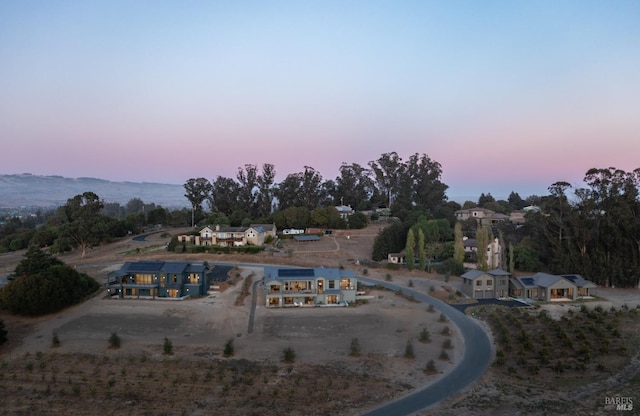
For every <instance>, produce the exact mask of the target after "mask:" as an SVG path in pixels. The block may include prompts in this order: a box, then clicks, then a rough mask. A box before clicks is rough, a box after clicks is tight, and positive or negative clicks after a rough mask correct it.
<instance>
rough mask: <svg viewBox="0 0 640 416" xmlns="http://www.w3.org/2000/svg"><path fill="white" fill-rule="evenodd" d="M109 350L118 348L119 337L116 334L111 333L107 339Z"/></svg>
mask: <svg viewBox="0 0 640 416" xmlns="http://www.w3.org/2000/svg"><path fill="white" fill-rule="evenodd" d="M109 348H120V337H119V336H118V334H117V333H116V332H112V333H111V336H110V337H109Z"/></svg>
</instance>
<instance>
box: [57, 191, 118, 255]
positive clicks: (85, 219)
mask: <svg viewBox="0 0 640 416" xmlns="http://www.w3.org/2000/svg"><path fill="white" fill-rule="evenodd" d="M102 207H103V204H102V201H101V200H100V198H99V197H98V195H96V194H94V193H93V192H85V193H83V194H82V195H76V196H74V197H73V198H71V199H69V200H67V203H66V205H64V206H62V207H60V209H59V211H58V212H59V214H60V215H61V216H62V219H63V225H62V226H61V227H60V238H62V239H65V240H67V241H69V242H70V244H71V245H72V246H73V247H78V248H79V249H80V250H81V253H82V257H84V256H85V255H86V254H87V249H89V248H90V247H93V246H96V245H98V244H100V242H102V241H104V240H105V239H106V238H108V234H107V230H108V217H106V216H104V215H102V214H100V210H101V209H102Z"/></svg>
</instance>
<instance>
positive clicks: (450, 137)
mask: <svg viewBox="0 0 640 416" xmlns="http://www.w3.org/2000/svg"><path fill="white" fill-rule="evenodd" d="M151 11H152V12H151ZM639 19H640V3H638V2H636V1H623V0H621V1H616V2H614V3H607V4H606V6H605V5H604V4H603V3H602V2H598V1H589V0H585V1H583V2H560V3H558V2H553V1H541V2H534V3H513V2H507V1H504V2H501V1H498V2H495V3H491V4H480V3H476V2H465V1H463V2H460V3H455V4H454V3H449V2H423V3H420V2H418V3H415V2H402V1H401V2H397V3H396V2H391V3H375V2H373V3H372V2H367V1H362V2H360V1H354V2H349V3H346V4H345V3H340V2H336V3H334V2H323V3H319V4H313V5H310V4H308V5H307V6H304V7H303V6H302V5H301V4H300V3H298V2H287V1H285V2H280V3H269V2H266V3H251V4H243V5H239V4H238V5H233V4H226V5H222V4H214V3H210V4H209V3H205V4H197V3H194V4H191V5H189V6H185V5H183V4H181V3H180V4H179V3H177V2H176V3H172V2H165V3H162V4H159V3H157V2H146V1H144V0H142V1H140V2H134V3H130V2H120V1H110V2H100V1H98V2H90V3H85V4H83V5H82V7H69V6H68V4H67V3H65V2H58V1H56V0H51V1H50V2H42V3H35V4H33V3H30V2H29V3H25V2H20V1H12V0H9V1H5V2H1V3H0V138H1V140H2V142H1V143H2V148H1V150H0V173H7V174H12V173H23V172H29V173H32V174H40V175H63V176H68V177H81V176H90V177H97V178H102V179H109V180H116V181H124V180H126V181H134V182H140V181H146V182H162V183H175V184H182V183H184V182H185V181H186V180H187V179H189V178H192V177H200V176H203V177H206V178H208V179H214V178H215V177H217V176H218V175H222V176H227V177H233V176H235V172H236V170H237V168H238V167H240V166H243V165H244V164H246V163H250V164H256V165H262V164H263V163H271V164H274V165H275V167H276V171H277V173H278V178H277V179H278V180H282V179H283V178H284V177H285V176H286V175H287V174H289V173H295V172H299V171H301V170H303V168H304V166H311V167H313V168H315V169H316V170H317V171H319V172H320V173H321V174H322V175H323V177H324V178H325V179H335V177H336V175H337V174H338V168H339V167H340V165H341V163H342V162H346V163H359V164H361V165H366V164H367V162H369V161H371V160H374V159H377V158H378V157H379V156H380V155H381V154H383V153H386V152H392V151H395V152H397V153H398V154H399V155H400V156H402V157H403V158H404V159H406V158H407V157H408V156H410V155H411V154H414V153H419V154H422V153H425V154H427V155H429V156H430V157H431V158H432V159H433V160H436V161H438V162H439V163H441V165H442V167H443V171H444V174H443V181H444V182H445V183H446V184H447V185H449V187H450V190H449V192H448V194H449V196H450V197H451V198H456V197H459V196H464V197H468V196H476V197H477V196H478V195H479V194H480V193H482V192H484V193H488V192H489V193H492V194H493V195H494V196H497V197H506V196H507V195H508V194H509V192H510V191H516V192H518V193H520V195H521V196H522V197H526V196H528V195H531V194H538V195H541V194H545V193H546V189H547V187H548V186H549V185H550V184H552V183H553V182H555V181H558V180H564V181H568V182H570V183H573V184H575V185H576V186H580V181H581V179H582V178H583V176H584V174H585V172H586V171H587V170H588V169H590V168H592V167H597V168H605V167H609V166H614V167H617V168H621V169H624V170H627V171H630V170H633V169H636V168H638V167H640V158H639V157H638V155H639V154H640V139H639V138H638V132H639V131H640V117H638V114H640V82H638V74H640V53H639V52H638V51H640V25H638V24H637V22H638V21H639Z"/></svg>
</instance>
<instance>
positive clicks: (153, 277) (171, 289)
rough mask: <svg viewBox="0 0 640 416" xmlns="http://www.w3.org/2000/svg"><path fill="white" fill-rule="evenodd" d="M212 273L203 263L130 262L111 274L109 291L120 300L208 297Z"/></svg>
mask: <svg viewBox="0 0 640 416" xmlns="http://www.w3.org/2000/svg"><path fill="white" fill-rule="evenodd" d="M210 273H211V271H210V270H209V269H208V268H207V266H206V265H205V264H203V263H187V262H181V261H135V262H126V263H124V264H123V265H122V267H121V268H120V269H119V270H116V271H114V272H111V273H109V275H108V277H107V290H108V292H109V294H110V295H112V296H118V297H120V298H131V297H133V298H150V299H153V298H184V297H190V296H203V295H206V294H207V291H208V289H209V284H210Z"/></svg>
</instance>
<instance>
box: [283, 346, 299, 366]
mask: <svg viewBox="0 0 640 416" xmlns="http://www.w3.org/2000/svg"><path fill="white" fill-rule="evenodd" d="M295 360H296V352H295V351H294V350H293V348H291V347H287V348H285V349H284V351H282V361H284V362H285V363H292V362H294V361H295Z"/></svg>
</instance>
